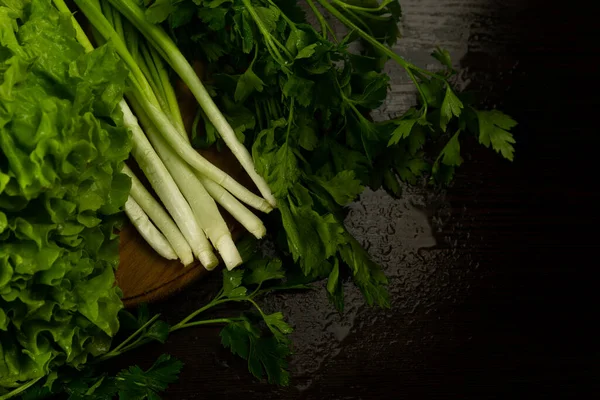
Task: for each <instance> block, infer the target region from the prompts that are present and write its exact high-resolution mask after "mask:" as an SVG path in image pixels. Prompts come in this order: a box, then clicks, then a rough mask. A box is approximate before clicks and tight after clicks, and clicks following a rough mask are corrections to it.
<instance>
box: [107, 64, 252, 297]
mask: <svg viewBox="0 0 600 400" xmlns="http://www.w3.org/2000/svg"><path fill="white" fill-rule="evenodd" d="M194 67H195V69H196V72H197V73H199V74H200V70H199V69H200V66H199V65H198V64H196V65H194ZM200 75H201V74H200ZM176 92H177V97H178V100H179V103H180V104H179V105H180V108H181V112H182V115H183V119H184V124H185V125H186V130H187V131H188V132H190V130H191V127H192V125H193V120H194V116H195V115H196V110H197V103H196V100H195V99H194V97H193V95H192V94H191V93H190V92H189V91H188V90H187V88H186V87H185V86H183V85H182V84H180V83H179V84H177V85H176ZM200 154H202V155H203V156H204V157H205V158H206V159H208V160H209V161H211V162H212V163H213V164H215V165H216V166H218V167H219V168H221V169H222V170H224V171H225V172H227V173H228V174H229V175H231V176H232V177H233V178H234V179H236V180H237V181H238V182H240V183H241V184H243V185H245V186H246V187H248V188H251V190H254V191H255V192H256V193H258V192H257V191H256V188H255V187H254V185H253V183H252V181H251V179H250V178H249V176H248V175H247V174H246V172H245V171H244V170H243V168H242V167H241V166H240V164H239V162H238V161H237V160H236V159H235V157H234V156H233V155H232V154H231V152H229V151H228V149H226V148H225V149H224V150H223V151H221V152H219V151H217V150H215V149H209V150H203V151H200ZM130 167H131V168H132V169H133V170H134V172H135V173H136V175H137V176H138V178H140V180H141V181H142V182H143V183H144V184H145V185H146V187H147V188H149V189H151V187H150V185H149V184H148V181H147V180H146V179H145V177H144V175H143V173H141V171H140V170H139V168H138V167H137V165H135V163H134V162H132V163H130ZM151 191H152V190H151ZM219 209H220V210H221V214H222V215H223V217H224V218H225V221H226V222H227V225H228V226H229V229H230V231H231V232H232V235H233V237H234V240H235V239H236V238H238V237H239V236H240V235H241V234H242V232H243V228H242V227H241V225H239V224H238V223H237V222H236V221H235V220H234V219H233V218H232V217H231V216H230V215H229V214H228V213H227V212H226V211H225V210H223V209H222V208H220V207H219ZM120 255H121V261H120V264H119V268H118V270H117V274H116V275H117V284H118V285H119V287H120V288H121V290H122V291H123V302H124V304H125V306H126V307H135V306H137V305H139V304H141V303H150V302H153V301H157V300H160V299H164V298H165V297H167V296H169V295H171V294H173V293H175V292H177V291H179V290H181V289H183V288H184V287H186V286H188V285H189V284H191V283H192V282H194V281H196V280H197V279H198V278H200V277H202V276H203V275H204V274H206V273H208V271H206V270H205V269H204V268H203V267H202V265H200V263H199V262H196V263H194V264H192V265H189V266H187V267H184V266H183V265H182V264H181V263H180V262H179V261H172V260H166V259H164V258H162V257H161V256H159V255H158V254H157V253H156V252H155V251H154V250H153V249H152V248H151V247H150V246H149V245H148V244H147V243H146V242H145V240H144V239H143V238H142V237H141V236H140V235H139V233H138V232H137V231H136V230H135V228H134V227H133V226H132V225H131V224H130V223H127V225H126V226H125V227H124V228H123V230H122V231H121V244H120ZM213 273H214V271H213Z"/></svg>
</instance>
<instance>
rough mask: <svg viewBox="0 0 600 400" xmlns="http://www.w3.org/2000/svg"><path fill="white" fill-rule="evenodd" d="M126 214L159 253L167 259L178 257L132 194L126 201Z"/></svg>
mask: <svg viewBox="0 0 600 400" xmlns="http://www.w3.org/2000/svg"><path fill="white" fill-rule="evenodd" d="M125 214H127V217H128V218H129V220H131V223H132V224H133V226H134V227H135V229H136V230H137V231H138V232H139V233H140V235H142V237H143V238H144V239H145V240H146V242H148V244H150V246H152V248H153V249H154V250H155V251H156V252H157V253H158V254H160V255H161V256H163V257H164V258H166V259H167V260H176V259H177V254H175V250H173V247H171V244H170V243H169V241H168V240H167V239H166V238H165V237H164V236H163V234H162V233H160V231H159V230H158V229H156V227H155V226H154V225H152V222H150V220H149V219H148V216H147V215H146V213H145V212H144V210H142V208H141V207H140V206H139V204H138V203H136V201H135V200H134V199H133V197H131V196H129V198H128V199H127V201H126V202H125Z"/></svg>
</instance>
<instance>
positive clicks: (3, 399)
mask: <svg viewBox="0 0 600 400" xmlns="http://www.w3.org/2000/svg"><path fill="white" fill-rule="evenodd" d="M42 378H43V376H40V377H39V378H35V379H32V380H30V381H29V382H27V383H24V384H22V385H21V386H19V387H17V388H15V389H14V390H13V391H12V392H8V393H6V394H3V395H2V396H0V400H8V399H10V398H12V397H15V396H16V395H18V394H21V393H23V392H24V391H26V390H27V389H29V388H30V387H32V386H33V385H35V384H36V383H37V382H38V381H39V380H40V379H42Z"/></svg>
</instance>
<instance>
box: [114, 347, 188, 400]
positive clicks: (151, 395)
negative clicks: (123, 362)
mask: <svg viewBox="0 0 600 400" xmlns="http://www.w3.org/2000/svg"><path fill="white" fill-rule="evenodd" d="M181 367H183V364H182V363H181V362H180V361H178V360H176V359H172V358H171V357H169V356H168V355H165V354H163V355H161V356H160V357H159V358H158V360H156V362H155V363H154V365H152V367H150V369H148V370H147V371H144V370H142V369H141V368H140V367H138V366H134V367H130V368H129V369H128V370H126V371H121V372H119V374H118V375H117V377H116V378H115V381H116V387H117V389H118V391H119V398H120V399H122V400H128V399H130V400H133V399H157V398H159V397H158V393H160V392H162V391H163V390H165V389H166V388H167V386H168V385H169V384H170V383H173V382H175V381H177V379H178V375H179V371H180V370H181Z"/></svg>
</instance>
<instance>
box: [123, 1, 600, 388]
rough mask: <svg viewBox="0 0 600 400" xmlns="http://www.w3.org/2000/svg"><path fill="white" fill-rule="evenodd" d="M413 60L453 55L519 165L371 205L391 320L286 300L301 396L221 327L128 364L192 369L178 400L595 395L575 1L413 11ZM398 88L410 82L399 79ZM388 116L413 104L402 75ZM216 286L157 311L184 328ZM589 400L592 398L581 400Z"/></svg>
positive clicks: (588, 88) (180, 337) (585, 131)
mask: <svg viewBox="0 0 600 400" xmlns="http://www.w3.org/2000/svg"><path fill="white" fill-rule="evenodd" d="M402 4H403V6H404V12H405V20H404V24H403V33H404V35H405V38H404V39H403V40H402V41H401V44H400V45H399V46H398V51H399V52H401V54H404V55H405V56H406V57H407V58H409V59H411V60H412V61H415V62H417V63H420V64H423V63H427V62H429V61H428V59H427V55H428V53H429V51H430V50H431V49H432V48H433V47H434V46H435V45H436V44H441V45H442V46H445V47H447V48H448V49H449V50H450V51H451V53H452V55H453V56H454V57H456V59H457V60H460V65H461V67H462V68H463V70H464V73H463V75H462V76H461V82H463V83H464V86H465V87H466V88H467V89H470V90H473V91H475V92H477V93H479V95H480V97H481V101H482V103H483V104H485V105H487V106H498V107H500V108H502V109H503V110H505V111H506V112H508V113H509V114H511V115H513V116H514V117H515V118H516V119H517V120H518V121H519V122H520V125H519V128H518V130H517V133H516V136H517V139H518V145H517V158H516V160H515V162H514V163H512V164H510V163H508V162H505V161H502V160H500V158H499V157H497V156H496V155H495V154H492V153H491V151H489V150H486V149H481V148H479V147H477V146H470V147H471V148H470V149H468V154H469V157H467V158H468V159H471V158H472V160H468V162H467V163H466V164H465V166H464V167H463V168H461V169H460V172H459V174H458V176H457V179H456V183H455V184H454V186H453V187H452V188H450V189H449V190H448V191H447V193H432V192H429V191H426V190H424V189H420V188H415V189H411V190H409V191H407V194H406V196H405V197H404V198H403V199H402V200H399V201H393V200H391V199H390V198H388V197H387V196H385V195H384V194H382V193H372V192H368V193H366V194H365V195H364V196H363V199H362V201H361V203H359V204H355V205H353V206H352V209H351V212H350V216H349V219H348V221H347V223H348V226H349V227H350V229H351V230H352V231H353V232H354V233H356V235H357V236H358V237H359V238H360V239H361V240H362V241H363V242H364V243H365V244H366V245H367V246H368V248H369V251H370V252H371V254H372V255H373V257H374V258H375V259H376V260H377V261H379V262H381V263H382V264H383V265H384V266H385V268H386V271H387V273H388V274H389V276H390V279H391V291H392V293H393V307H392V309H391V310H389V311H382V310H373V309H369V308H367V307H364V306H362V305H361V300H360V296H359V294H358V293H356V292H354V291H352V290H349V292H350V294H349V296H348V297H349V303H350V305H349V307H348V310H347V312H346V314H345V315H344V316H339V315H336V314H335V313H334V312H333V310H332V308H331V307H330V306H329V305H328V303H327V300H326V298H325V292H324V291H323V290H322V291H320V292H319V293H318V294H317V295H315V294H312V295H310V296H305V295H295V296H292V297H283V296H282V297H275V298H273V299H272V300H271V301H270V303H269V305H268V307H269V308H272V309H276V308H277V309H283V310H284V312H285V313H286V315H287V316H288V318H289V320H290V321H291V322H292V323H293V324H294V325H295V327H296V333H295V334H294V337H293V339H294V342H295V345H296V349H295V350H296V355H295V356H294V357H293V358H292V363H291V370H292V372H293V377H292V385H291V386H290V387H289V388H286V389H280V388H277V387H273V386H269V385H267V384H265V383H261V382H257V381H255V380H254V379H252V378H251V376H250V375H249V373H248V372H247V370H246V367H245V365H244V363H243V362H242V361H241V360H239V359H236V358H235V357H233V356H231V355H230V354H229V353H228V352H227V351H225V350H223V349H222V348H221V347H220V342H219V338H218V329H211V328H198V329H196V330H190V331H187V332H179V333H177V334H176V335H174V336H173V337H172V338H171V339H170V340H169V342H168V343H167V344H166V345H165V346H162V347H161V346H152V347H146V348H144V349H141V350H139V351H137V352H134V353H132V354H130V355H129V356H127V357H124V359H123V360H121V362H122V364H123V365H128V364H131V363H140V364H141V365H142V366H147V365H148V364H149V363H150V362H151V361H152V360H154V359H155V358H156V357H157V356H158V355H159V354H160V353H161V352H164V351H166V352H169V353H171V354H173V355H174V356H176V357H178V358H180V359H181V360H183V362H184V363H185V367H184V370H183V373H182V374H181V380H180V382H179V383H177V384H176V385H173V387H172V388H171V389H170V391H169V393H168V396H167V398H169V399H201V398H232V399H234V398H245V399H254V398H256V399H287V398H290V399H291V398H306V399H399V398H403V399H413V398H452V399H458V398H477V399H482V398H514V397H518V398H521V397H531V396H536V397H540V398H548V397H562V398H588V397H587V396H590V398H594V397H596V398H597V397H598V395H599V393H598V381H599V372H600V370H599V366H598V365H599V361H600V357H599V355H600V353H599V352H598V336H597V331H595V330H594V329H593V326H595V323H596V321H595V319H596V317H597V315H598V313H597V305H598V296H597V293H598V288H597V282H598V281H597V280H596V279H594V277H595V275H596V274H595V270H596V269H597V268H598V267H599V266H600V262H599V261H598V259H597V257H594V256H597V254H598V253H597V251H596V249H597V247H598V246H597V240H596V236H597V222H596V220H595V218H594V217H595V216H596V214H597V207H598V200H599V196H598V194H594V192H595V191H596V192H598V191H597V187H596V186H597V184H598V178H597V176H596V174H595V170H596V168H597V159H598V158H600V155H599V154H598V149H599V147H598V127H597V125H598V122H597V118H598V114H600V110H599V109H598V107H597V105H598V103H599V102H598V101H597V96H598V93H599V92H598V90H597V89H598V85H597V83H598V73H597V71H598V60H599V57H598V45H597V44H596V43H595V42H594V39H593V38H594V37H596V36H597V35H595V32H594V30H593V29H592V27H593V26H594V24H595V23H596V22H594V21H593V18H594V17H593V13H592V12H591V11H590V10H586V8H583V7H581V6H578V5H577V4H576V2H561V6H560V7H557V6H551V5H550V2H543V1H527V0H504V1H499V0H498V1H493V0H453V1H451V0H403V1H402ZM391 72H392V74H396V72H394V71H393V68H392V70H391ZM392 90H393V96H391V99H390V102H389V103H388V104H386V106H385V107H384V109H383V110H382V112H383V113H392V112H394V111H398V110H400V109H402V108H405V107H406V106H407V105H409V104H410V102H411V101H413V100H414V96H413V92H412V91H411V90H409V86H408V85H407V84H406V80H405V79H404V77H402V76H399V75H396V78H395V80H394V85H393V87H392ZM216 278H217V277H211V278H208V279H207V280H204V281H201V282H199V283H197V284H196V285H194V286H193V287H191V288H189V289H188V290H186V291H185V292H184V293H181V294H180V295H177V296H175V297H173V298H171V299H170V300H168V301H166V302H164V303H162V304H158V305H156V306H155V307H154V309H155V310H156V311H161V312H166V313H167V314H169V315H171V316H172V318H174V319H175V318H177V316H183V315H184V314H187V312H189V311H191V310H193V309H195V308H197V306H198V305H199V304H201V303H203V302H204V301H206V300H207V299H208V298H209V297H210V295H211V291H212V290H213V289H214V288H215V287H216V282H215V280H216ZM584 395H585V396H586V397H584Z"/></svg>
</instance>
